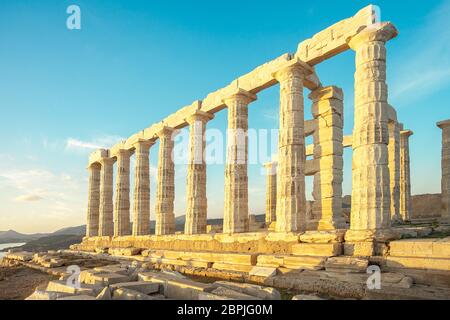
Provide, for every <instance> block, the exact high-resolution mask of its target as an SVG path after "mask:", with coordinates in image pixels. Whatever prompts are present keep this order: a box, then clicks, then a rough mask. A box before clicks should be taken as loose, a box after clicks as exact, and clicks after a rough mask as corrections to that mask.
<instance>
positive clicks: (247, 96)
mask: <svg viewBox="0 0 450 320" xmlns="http://www.w3.org/2000/svg"><path fill="white" fill-rule="evenodd" d="M256 99H257V96H256V95H255V94H253V93H251V92H249V91H247V90H244V89H241V88H237V89H236V90H235V91H234V92H232V93H231V94H230V95H228V96H227V97H226V98H224V99H222V101H223V102H224V103H225V104H226V105H228V103H229V102H231V101H236V100H237V101H243V102H244V103H246V104H249V103H250V102H252V101H255V100H256Z"/></svg>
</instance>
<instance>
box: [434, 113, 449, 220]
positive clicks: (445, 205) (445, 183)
mask: <svg viewBox="0 0 450 320" xmlns="http://www.w3.org/2000/svg"><path fill="white" fill-rule="evenodd" d="M437 126H438V127H439V128H441V129H442V158H441V159H442V160H441V161H442V162H441V166H442V180H441V190H442V195H441V197H442V215H441V220H442V222H444V223H450V120H446V121H441V122H439V123H438V124H437Z"/></svg>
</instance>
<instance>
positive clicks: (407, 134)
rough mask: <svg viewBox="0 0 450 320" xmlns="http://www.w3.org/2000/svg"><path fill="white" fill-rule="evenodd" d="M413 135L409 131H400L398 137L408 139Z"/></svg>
mask: <svg viewBox="0 0 450 320" xmlns="http://www.w3.org/2000/svg"><path fill="white" fill-rule="evenodd" d="M413 134H414V132H412V131H411V130H402V131H400V136H402V137H406V138H409V137H410V136H412V135H413Z"/></svg>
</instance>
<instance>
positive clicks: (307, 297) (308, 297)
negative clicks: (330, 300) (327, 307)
mask: <svg viewBox="0 0 450 320" xmlns="http://www.w3.org/2000/svg"><path fill="white" fill-rule="evenodd" d="M292 300H303V301H309V300H324V299H322V298H320V297H318V296H315V295H308V294H299V295H296V296H294V297H293V298H292Z"/></svg>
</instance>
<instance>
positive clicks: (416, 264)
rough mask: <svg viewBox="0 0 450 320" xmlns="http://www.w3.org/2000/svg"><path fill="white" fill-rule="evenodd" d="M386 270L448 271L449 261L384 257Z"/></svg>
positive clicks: (449, 267) (449, 269)
mask: <svg viewBox="0 0 450 320" xmlns="http://www.w3.org/2000/svg"><path fill="white" fill-rule="evenodd" d="M386 266H387V267H388V268H412V269H423V270H442V271H450V259H441V258H429V257H428V258H422V257H386Z"/></svg>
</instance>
